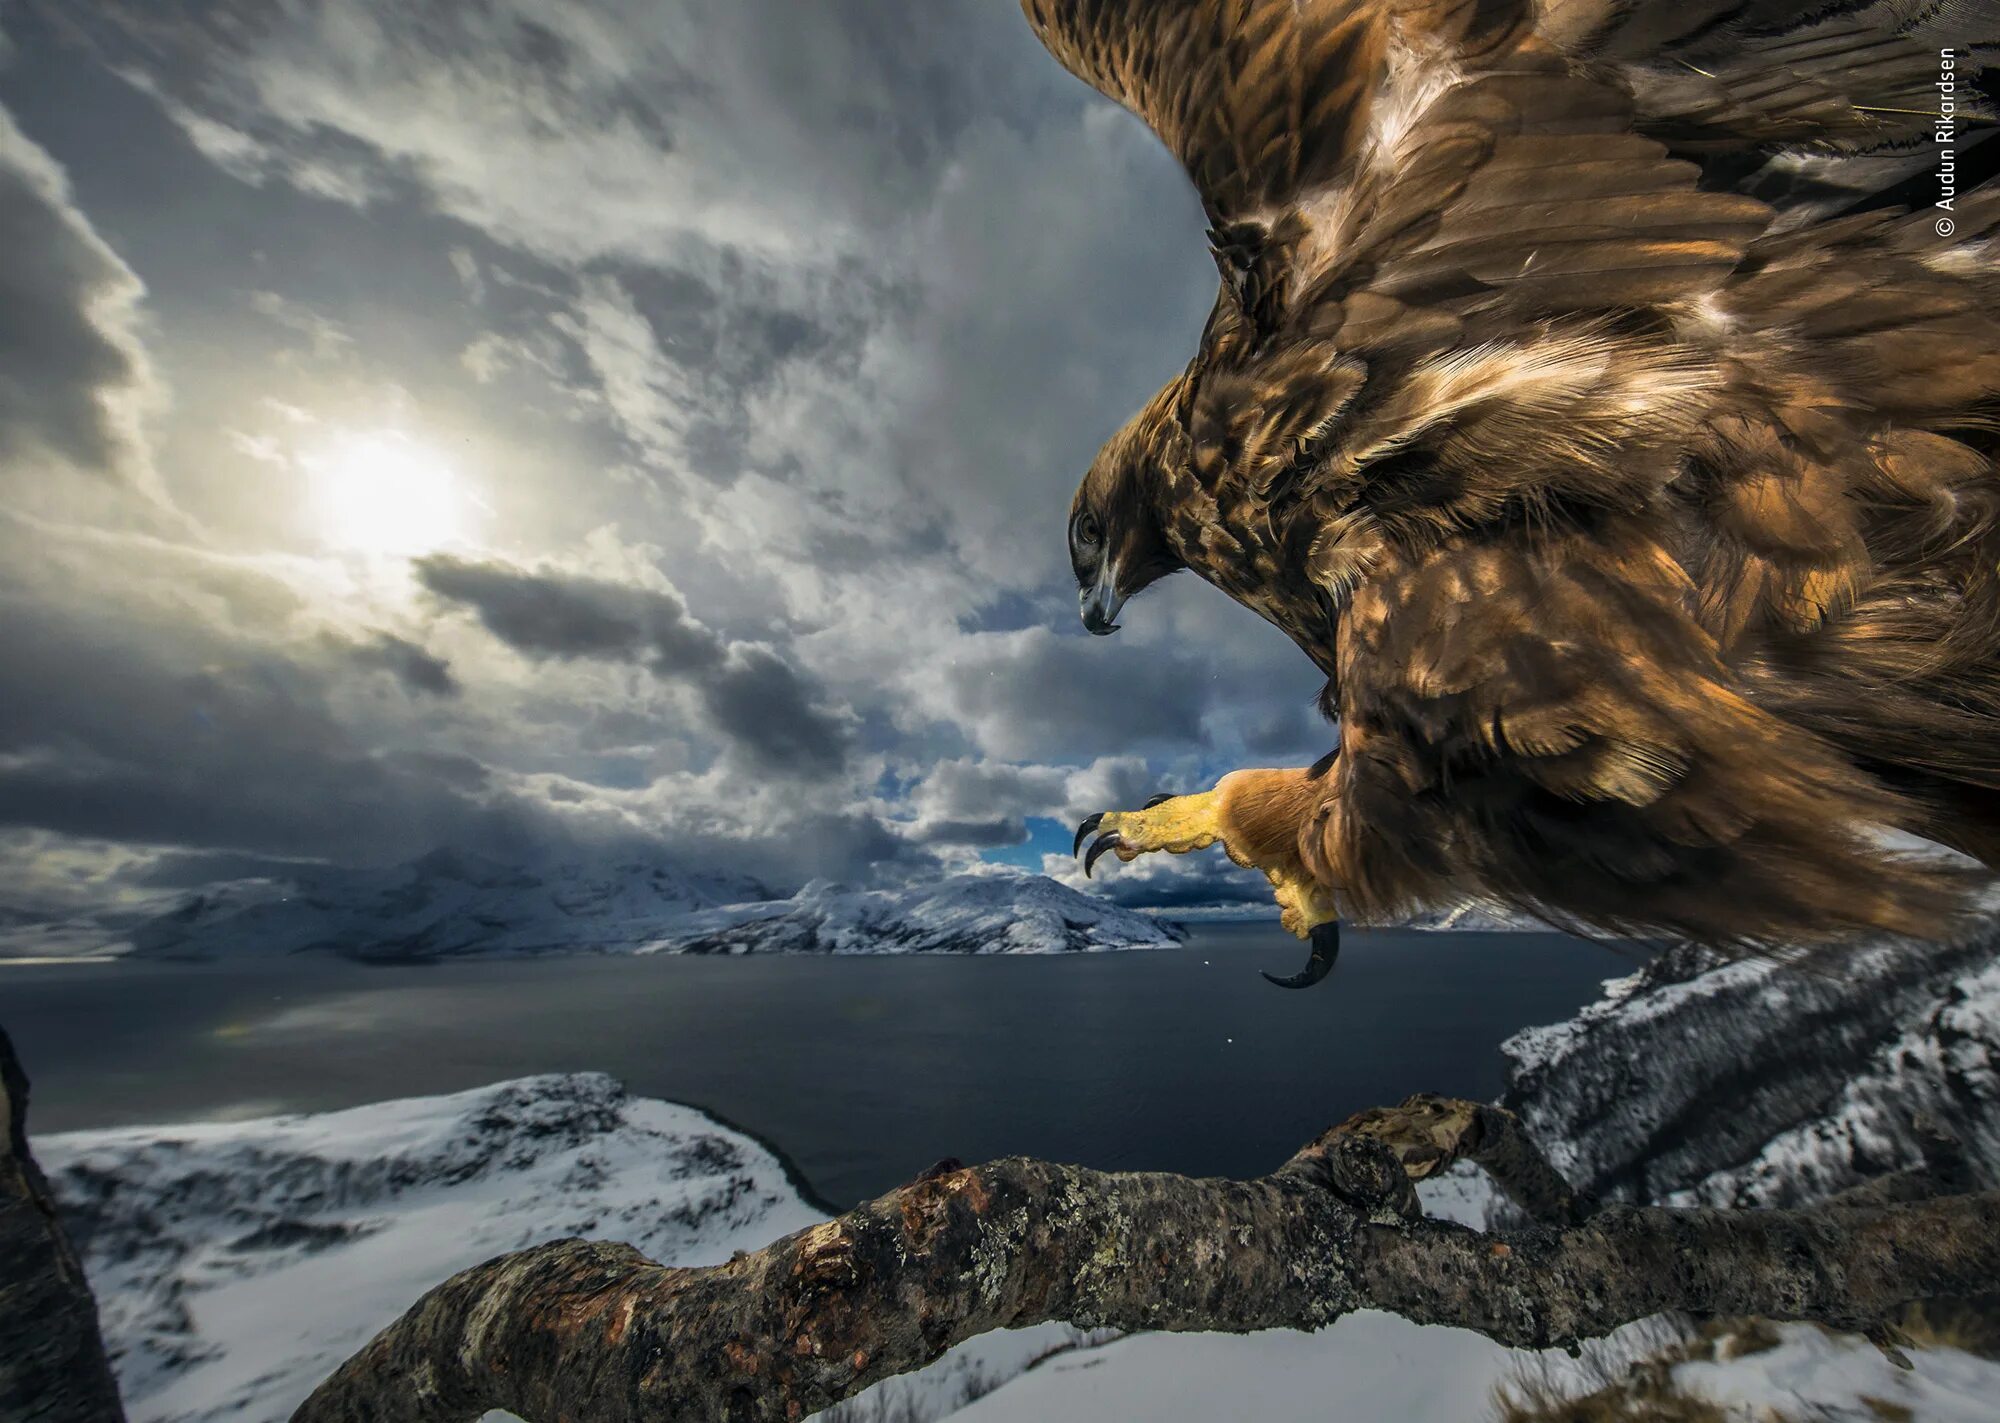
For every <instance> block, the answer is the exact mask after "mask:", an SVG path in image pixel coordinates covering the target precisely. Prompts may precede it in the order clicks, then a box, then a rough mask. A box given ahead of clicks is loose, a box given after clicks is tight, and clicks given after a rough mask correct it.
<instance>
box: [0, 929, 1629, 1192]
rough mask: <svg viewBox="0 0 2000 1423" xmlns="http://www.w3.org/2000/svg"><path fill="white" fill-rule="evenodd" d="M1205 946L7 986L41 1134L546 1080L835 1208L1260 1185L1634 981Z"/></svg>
mask: <svg viewBox="0 0 2000 1423" xmlns="http://www.w3.org/2000/svg"><path fill="white" fill-rule="evenodd" d="M1303 959H1304V949H1303V946H1302V945H1300V944H1299V943H1298V942H1297V941H1295V940H1293V939H1291V938H1289V937H1288V936H1286V935H1284V934H1283V933H1281V932H1280V931H1278V930H1277V929H1275V928H1272V927H1266V926H1263V925H1255V926H1250V925H1235V924H1229V925H1217V926H1204V927H1201V928H1199V929H1197V930H1196V933H1195V937H1194V938H1193V939H1191V941H1190V942H1189V944H1188V946H1187V947H1185V948H1181V949H1171V950H1163V951H1152V952H1134V953H1111V954H1089V955H1065V956H1061V957H1020V958H1002V957H995V958H956V957H934V958H933V957H916V958H840V959H834V958H798V957H782V956H769V957H751V958H678V957H668V956H661V957H655V958H596V957H571V958H547V959H514V960H495V961H485V962H476V961H475V962H461V963H447V964H439V965H436V966H429V967H423V966H408V967H377V966H368V965H362V964H353V963H347V962H343V961H339V960H325V959H319V958H316V957H315V958H292V959H284V960H277V961H271V960H261V961H253V962H247V963H246V962H240V961H237V962H228V963H211V964H170V963H108V964H74V965H50V966H28V967H5V966H0V1025H4V1026H5V1027H6V1028H7V1030H8V1031H9V1032H10V1033H11V1034H12V1035H13V1037H14V1041H15V1045H16V1047H17V1048H18V1049H19V1051H20V1054H21V1057H22V1060H23V1061H24V1062H25V1064H26V1065H27V1068H28V1071H29V1074H30V1075H31V1077H32V1078H33V1080H34V1093H33V1107H32V1111H31V1115H30V1125H31V1126H32V1127H33V1128H34V1130H35V1131H36V1132H37V1133H38V1134H39V1133H44V1132H52V1131H61V1130H65V1129H68V1128H73V1127H95V1126H114V1125H127V1124H136V1123H144V1122H166V1121H186V1120H192V1119H197V1118H206V1117H227V1116H245V1115H264V1114H267V1113H273V1112H280V1111H293V1110H315V1109H324V1108H332V1107H347V1106H354V1105H357V1104H360V1103H364V1102H373V1101H379V1100H382V1099H384V1098H389V1097H403V1096H412V1095H417V1094H424V1093H433V1092H449V1091H457V1090H459V1089H462V1088H467V1087H476V1086H480V1085H483V1084H485V1083H488V1082H493V1081H497V1080H499V1079H502V1078H508V1077H518V1076H523V1075H526V1074H529V1073H536V1072H573V1071H583V1070H594V1071H602V1072H609V1073H612V1074H614V1075H616V1076H618V1077H620V1078H622V1079H624V1081H625V1082H626V1084H627V1085H628V1086H629V1087H630V1088H631V1089H632V1090H633V1091H635V1092H638V1093H641V1094H644V1095H646V1096H653V1097H664V1098H668V1099H670V1100H673V1101H678V1102H690V1103H694V1104H696V1105H698V1106H701V1107H705V1108H707V1109H708V1110H710V1111H712V1112H714V1113H716V1114H717V1115H719V1116H721V1117H722V1118H724V1119H726V1120H727V1121H730V1122H732V1123H734V1124H736V1125H739V1126H741V1127H744V1128H746V1129H748V1130H749V1131H751V1132H754V1133H755V1134H757V1135H758V1136H760V1137H762V1138H763V1139H764V1140H766V1141H768V1142H770V1143H771V1144H772V1145H773V1146H775V1147H776V1148H778V1149H779V1150H780V1151H781V1152H783V1153H784V1154H785V1155H786V1156H787V1157H789V1158H790V1160H791V1162H792V1164H793V1165H794V1167H795V1168H796V1169H797V1170H798V1171H799V1172H800V1173H802V1174H803V1176H804V1178H805V1180H806V1181H807V1182H809V1183H810V1185H811V1187H812V1188H813V1189H814V1190H815V1191H816V1192H817V1193H818V1195H819V1196H820V1197H821V1198H822V1199H823V1200H825V1201H827V1202H829V1203H832V1204H834V1205H837V1206H845V1205H850V1204H852V1203H854V1202H856V1201H858V1200H863V1199H866V1198H868V1197H870V1196H873V1195H876V1194H878V1193H880V1192H882V1191H884V1190H887V1189H889V1188H890V1187H892V1186H894V1185H897V1184H899V1183H900V1182H902V1181H905V1180H907V1179H909V1178H910V1177H911V1176H913V1175H915V1174H916V1173H917V1172H919V1171H921V1170H922V1169H923V1168H924V1167H926V1166H928V1165H930V1164H931V1163H932V1162H933V1161H936V1160H937V1159H938V1158H940V1157H944V1156H956V1157H960V1158H962V1159H964V1160H967V1161H978V1160H984V1159H987V1158H990V1157H995V1156H1004V1155H1011V1154H1015V1153H1021V1154H1027V1155H1033V1156H1042V1157H1048V1158H1052V1159H1055V1160H1062V1161H1082V1162H1087V1163H1089V1164H1090V1165H1093V1166H1100V1167H1104V1168H1107V1169H1163V1170H1174V1171H1183V1172H1191V1173H1195V1174H1201V1175H1230V1176H1246V1175H1255V1174H1259V1173H1261V1172H1264V1171H1268V1170H1270V1169H1271V1168H1272V1167H1274V1166H1276V1165H1278V1164H1279V1163H1280V1162H1282V1161H1283V1160H1284V1159H1285V1158H1286V1157H1287V1156H1289V1155H1290V1154H1291V1153H1292V1151H1293V1150H1295V1149H1296V1148H1297V1147H1299V1146H1300V1145H1302V1144H1303V1143H1304V1142H1305V1141H1306V1140H1308V1139H1309V1138H1310V1137H1311V1136H1312V1135H1314V1134H1315V1133H1317V1132H1318V1131H1320V1130H1321V1129H1322V1128H1324V1127H1326V1126H1329V1125H1331V1124H1332V1123H1334V1122H1335V1121H1338V1120H1339V1119H1340V1118H1342V1117H1344V1116H1346V1115H1347V1114H1348V1113H1350V1112H1353V1111H1356V1110H1358V1109H1360V1108H1362V1107H1367V1106H1374V1105H1380V1104H1386V1103H1392V1102H1395V1101H1398V1100H1400V1099H1401V1098H1403V1097H1404V1096H1407V1095H1408V1094H1409V1093H1411V1092H1415V1091H1422V1090H1429V1091H1439V1092H1448V1093H1454V1094H1459V1095H1465V1096H1473V1097H1488V1096H1491V1095H1493V1094H1494V1093H1495V1092H1497V1091H1498V1090H1499V1087H1500V1068H1501V1058H1500V1054H1499V1051H1498V1047H1499V1043H1500V1041H1501V1040H1502V1039H1503V1038H1505V1037H1507V1036H1508V1035H1509V1034H1510V1033H1513V1032H1514V1031H1516V1030H1518V1029H1520V1028H1523V1027H1527V1026H1529V1025H1531V1024H1535V1023H1545V1022H1552V1021H1555V1020H1557V1019H1561V1018H1565V1017H1567V1016H1569V1015H1570V1014H1571V1013H1573V1012H1575V1011H1576V1009H1577V1008H1579V1007H1581V1006H1582V1005H1583V1004H1584V1003H1586V1002H1588V1001H1590V1000H1591V999H1592V998H1594V997H1596V996H1597V991H1598V985H1599V983H1600V982H1601V981H1602V980H1603V979H1605V978H1609V977H1613V976H1615V975H1618V974H1621V973H1625V972H1629V971H1630V969H1631V968H1632V966H1633V961H1632V960H1630V959H1628V958H1624V957H1621V956H1619V955H1617V954H1615V953H1613V952H1611V951H1610V950H1607V949H1604V948H1601V947H1598V946H1594V945H1589V944H1584V943H1581V942H1579V941H1577V940H1574V939H1569V938H1565V937H1563V936H1560V935H1556V934H1448V933H1436V934H1421V933H1408V932H1400V933H1399V932H1390V931H1384V932H1377V933H1365V932H1358V931H1356V932H1350V933H1349V935H1348V943H1347V947H1346V949H1345V951H1344V952H1343V954H1342V957H1341V962H1340V966H1339V968H1338V970H1337V971H1336V972H1335V974H1334V976H1333V977H1332V978H1330V979H1329V980H1327V982H1325V983H1323V984H1321V985H1320V986H1319V987H1317V988H1315V989H1312V990H1310V991H1306V992H1298V993H1289V992H1285V991H1283V990H1281V989H1277V988H1273V987H1271V986H1270V985H1269V984H1267V983H1265V982H1264V981H1263V980H1262V979H1261V978H1259V977H1258V975H1257V970H1258V969H1260V968H1268V969H1272V970H1274V971H1277V972H1290V971H1291V970H1293V969H1295V968H1297V967H1298V966H1299V964H1300V963H1301V962H1303Z"/></svg>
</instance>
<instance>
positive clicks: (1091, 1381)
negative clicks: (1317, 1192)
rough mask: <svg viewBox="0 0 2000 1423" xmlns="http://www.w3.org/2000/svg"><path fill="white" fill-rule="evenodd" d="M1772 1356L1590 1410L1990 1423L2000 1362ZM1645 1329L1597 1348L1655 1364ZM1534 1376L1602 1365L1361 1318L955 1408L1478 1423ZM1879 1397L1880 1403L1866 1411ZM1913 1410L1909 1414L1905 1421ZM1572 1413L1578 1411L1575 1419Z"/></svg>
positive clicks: (1136, 1339) (1207, 1419)
mask: <svg viewBox="0 0 2000 1423" xmlns="http://www.w3.org/2000/svg"><path fill="white" fill-rule="evenodd" d="M1778 1335H1779V1342H1778V1345H1777V1347H1776V1348H1774V1349H1771V1350H1768V1351H1764V1352H1759V1353H1755V1354H1747V1355H1744V1356H1742V1357H1738V1358H1734V1359H1730V1360H1727V1361H1704V1362H1698V1363H1687V1364H1682V1365H1680V1366H1678V1367H1677V1368H1676V1369H1675V1370H1674V1382H1675V1384H1676V1385H1677V1386H1678V1388H1679V1390H1680V1391H1681V1392H1682V1393H1683V1394H1693V1395H1697V1396H1700V1397H1702V1398H1705V1399H1708V1400H1709V1401H1711V1402H1712V1403H1713V1404H1714V1405H1715V1407H1716V1409H1717V1410H1718V1412H1717V1413H1716V1414H1713V1415H1700V1414H1696V1413H1692V1412H1690V1413H1687V1414H1679V1413H1670V1412H1664V1411H1663V1412H1658V1413H1649V1412H1634V1413H1623V1412H1620V1413H1613V1412H1609V1411H1606V1412H1603V1413H1579V1414H1576V1415H1573V1416H1575V1417H1578V1418H1583V1417H1590V1418H1596V1417H1603V1418H1613V1417H1617V1418H1632V1419H1635V1420H1637V1419H1643V1418H1660V1419H1668V1418H1679V1417H1687V1418H1695V1417H1703V1416H1709V1417H1715V1418H1716V1419H1717V1423H1722V1420H1723V1419H1726V1420H1728V1423H1806V1421H1807V1420H1813V1423H1835V1420H1838V1421H1839V1423H1881V1420H1884V1419H1906V1420H1921V1423H1992V1419H1993V1418H1994V1416H1995V1409H1994V1399H1995V1397H1996V1392H1995V1391H1996V1389H2000V1366H1996V1365H1994V1364H1993V1363H1991V1362H1989V1361H1987V1360H1985V1359H1981V1358H1976V1357H1974V1356H1973V1355H1970V1354H1965V1353H1961V1352H1960V1351H1958V1350H1955V1349H1938V1350H1927V1351H1923V1352H1921V1353H1919V1354H1917V1355H1916V1368H1915V1369H1914V1370H1911V1371H1909V1372H1905V1371H1903V1370H1901V1369H1899V1368H1897V1367H1896V1366H1895V1365H1894V1364H1892V1363H1890V1362H1889V1361H1888V1359H1886V1358H1885V1357H1883V1355H1882V1354H1881V1353H1880V1352H1879V1351H1878V1350H1877V1349H1876V1348H1875V1347H1874V1346H1873V1345H1871V1344H1868V1343H1866V1342H1864V1341H1862V1340H1860V1339H1856V1338H1851V1337H1840V1336H1833V1335H1828V1334H1826V1333H1825V1332H1823V1331H1821V1330H1819V1329H1815V1328H1813V1327H1812V1326H1810V1325H1795V1326H1787V1327H1785V1328H1782V1329H1780V1330H1779V1331H1778ZM1645 1337H1646V1333H1645V1328H1644V1326H1641V1327H1640V1328H1639V1329H1636V1330H1634V1331H1631V1332H1630V1333H1629V1334H1626V1333H1621V1334H1620V1335H1614V1336H1613V1337H1612V1338H1611V1339H1609V1340H1606V1341H1604V1343H1603V1345H1601V1346H1599V1347H1600V1350H1601V1351H1602V1352H1604V1353H1605V1354H1608V1355H1610V1356H1613V1357H1623V1358H1638V1357H1644V1355H1643V1353H1642V1352H1641V1350H1642V1349H1643V1345H1641V1344H1635V1343H1633V1342H1631V1340H1633V1339H1634V1338H1638V1339H1643V1338H1645ZM1524 1370H1526V1371H1528V1372H1529V1373H1531V1374H1535V1375H1539V1376H1542V1377H1546V1378H1548V1379H1550V1380H1551V1381H1552V1382H1554V1383H1555V1384H1556V1385H1557V1386H1558V1388H1559V1389H1561V1390H1563V1391H1565V1392H1570V1393H1577V1394H1581V1393H1588V1392H1590V1391H1591V1390H1592V1387H1593V1385H1594V1384H1595V1383H1596V1382H1597V1379H1596V1378H1595V1376H1594V1373H1595V1371H1594V1369H1591V1368H1589V1367H1588V1366H1585V1365H1579V1364H1577V1363H1575V1362H1573V1361H1572V1360H1570V1359H1569V1357H1568V1356H1567V1355H1564V1354H1561V1353H1549V1354H1533V1353H1519V1352H1515V1351H1512V1350H1508V1349H1503V1348H1501V1347H1500V1346H1499V1345H1497V1344H1494V1343H1493V1342H1491V1341H1490V1340H1488V1339H1486V1338H1484V1337H1482V1336H1480V1335H1477V1334H1472V1333H1468V1332H1467V1331H1465V1330H1461V1329H1431V1328H1423V1327H1420V1326H1418V1325H1415V1324H1411V1323H1409V1322H1408V1321H1406V1320H1402V1319H1398V1318H1397V1317H1395V1316H1394V1315H1388V1314H1380V1313H1377V1312H1374V1311H1368V1312H1364V1313H1360V1314H1353V1315H1349V1316H1348V1317H1346V1318H1345V1319H1342V1320H1340V1321H1339V1322H1337V1323H1335V1324H1333V1325H1330V1326H1329V1327H1328V1328H1326V1329H1323V1330H1321V1331H1320V1332H1319V1333H1317V1334H1300V1333H1294V1332H1278V1331H1273V1332H1268V1333H1263V1334H1251V1335H1246V1336H1240V1337H1239V1336H1235V1335H1228V1334H1185V1335H1177V1334H1140V1335H1134V1336H1131V1337H1129V1338H1125V1339H1120V1340H1118V1341H1117V1342H1115V1343H1112V1344H1107V1345H1104V1346H1103V1347H1101V1348H1097V1349H1087V1350H1076V1351H1074V1352H1071V1353H1067V1354H1064V1355H1062V1356H1061V1357H1059V1358H1056V1359H1053V1360H1051V1361H1050V1362H1048V1363H1047V1364H1045V1365H1043V1366H1042V1367H1040V1368H1038V1369H1035V1370H1033V1371H1031V1372H1029V1373H1027V1374H1024V1375H1022V1376H1021V1377H1020V1378H1019V1379H1017V1380H1015V1381H1014V1382H1012V1383H1009V1384H1008V1385H1007V1386H1006V1387H1004V1388H1001V1389H1000V1390H998V1391H997V1392H995V1393H992V1394H989V1395H988V1396H986V1397H985V1398H983V1399H980V1400H978V1401H976V1402H974V1403H973V1404H971V1405H970V1406H969V1407H966V1408H964V1409H961V1410H960V1411H958V1412H956V1413H953V1414H951V1415H950V1417H951V1418H952V1420H953V1423H1114V1420H1115V1421H1116V1423H1125V1420H1134V1421H1135V1423H1136V1420H1141V1419H1143V1420H1145V1423H1215V1420H1218V1419H1232V1418H1241V1419H1246V1420H1254V1423H1330V1420H1338V1423H1348V1420H1352V1423H1477V1420H1479V1419H1484V1418H1491V1417H1493V1416H1494V1414H1495V1411H1496V1410H1495V1405H1494V1394H1495V1390H1496V1389H1498V1388H1499V1387H1501V1386H1502V1385H1511V1384H1513V1383H1514V1382H1515V1381H1516V1380H1518V1379H1519V1378H1520V1377H1521V1376H1522V1372H1523V1371H1524ZM1869 1400H1873V1402H1872V1403H1871V1402H1869ZM1898 1410H1905V1411H1898ZM1564 1416H1566V1417H1567V1416H1572V1415H1564Z"/></svg>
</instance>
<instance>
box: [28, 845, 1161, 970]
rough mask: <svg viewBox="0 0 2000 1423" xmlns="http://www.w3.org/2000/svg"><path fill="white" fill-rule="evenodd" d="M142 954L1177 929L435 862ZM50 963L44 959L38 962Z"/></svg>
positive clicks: (769, 945)
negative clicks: (779, 896) (777, 896)
mask: <svg viewBox="0 0 2000 1423" xmlns="http://www.w3.org/2000/svg"><path fill="white" fill-rule="evenodd" d="M71 941H72V942H74V943H84V944H86V945H87V946H91V947H96V948H99V949H100V950H103V949H110V950H114V951H129V952H131V953H134V954H137V955H139V956H142V957H160V958H218V957H226V956H230V955H237V954H268V955H275V954H284V953H301V952H307V951H322V952H329V953H337V954H344V955H347V956H348V957H351V958H360V959H370V960H395V959H439V958H454V957H464V956H470V955H487V954H545V953H563V952H595V953H683V952H685V953H804V952H812V953H841V954H854V953H916V952H936V953H1058V952H1064V951H1070V950H1079V949H1123V948H1157V947H1163V946H1166V945H1170V944H1173V943H1176V942H1178V939H1177V931H1176V930H1175V929H1174V928H1173V927H1172V926H1170V925H1166V924H1163V923H1162V922H1161V921H1159V920H1157V919H1153V918H1151V917H1149V916H1146V915H1142V914H1136V913H1133V912H1131V911H1129V910H1125V909H1120V908H1118V907H1117V906H1116V905H1113V904H1111V903H1109V902H1107V901H1105V900H1101V899H1097V898H1095V897H1093V896H1091V895H1086V894H1079V893H1078V892H1076V891H1075V890H1072V889H1067V888H1065V887H1064V886H1062V885H1059V884H1057V883H1055V882H1054V881H1053V880H1049V879H1045V878H1043V877H1042V876H1039V875H1021V874H1012V873H995V874H980V875H957V876H953V877H951V878H948V879H945V880H942V881H939V882H936V883H932V884H927V885H921V886H917V887H915V888H905V889H895V890H861V889H852V888H848V887H846V886H840V885H832V884H827V883H824V882H815V883H813V884H809V885H807V886H806V887H805V888H804V889H803V890H801V891H800V892H799V893H798V894H797V895H794V896H793V897H792V898H790V899H774V898H773V897H772V896H771V894H770V892H769V891H768V890H767V889H765V888H764V886H763V885H761V884H759V883H757V882H756V881H755V880H751V879H746V878H740V877H727V876H717V875H698V874H690V873H688V872H686V871H683V870H679V869H676V868H674V867H672V866H668V865H663V864H659V863H650V862H636V861H635V862H619V863H608V864H593V865H578V864H556V865H549V866H535V867H529V866H519V865H506V864H500V863H497V862H495V861H492V860H485V859H481V858H479V857H477V856H473V855H466V854H461V853H456V852H449V851H438V852H435V853H433V854H429V855H426V856H424V857H423V858H422V859H418V860H413V861H411V862H410V863H408V864H406V865H401V866H398V867H396V868H394V869H386V870H349V869H332V868H328V869H314V870H310V871H302V872H300V873H299V874H297V875H295V876H291V877H288V878H285V879H256V880H241V881H236V882H232V883H226V884H220V885H212V886H209V887H206V888H204V889H201V890H199V891H196V892H194V893H191V894H188V895H187V896H185V897H184V898H183V899H181V900H180V902H179V903H177V904H175V905H174V906H173V907H172V908H171V909H168V910H167V911H165V912H163V913H160V914H156V915H154V916H152V917H150V918H146V919H143V920H141V921H140V922H139V923H137V924H136V925H126V926H124V927H122V928H120V929H119V930H118V931H117V932H116V934H110V933H107V934H106V936H105V937H104V938H103V939H100V940H96V941H92V940H89V939H88V938H87V937H79V936H75V935H72V936H71ZM44 951H45V952H46V950H44Z"/></svg>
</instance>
